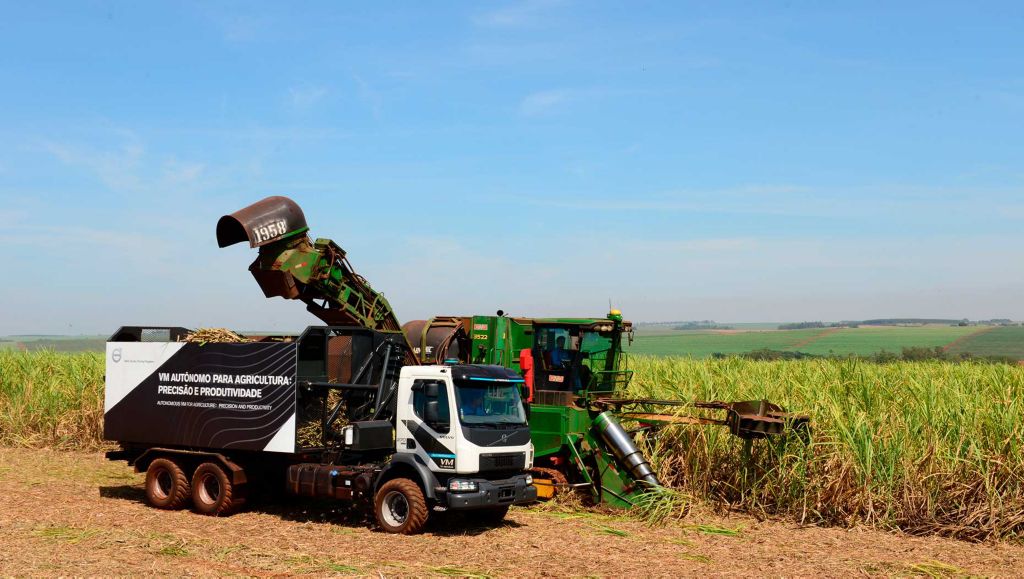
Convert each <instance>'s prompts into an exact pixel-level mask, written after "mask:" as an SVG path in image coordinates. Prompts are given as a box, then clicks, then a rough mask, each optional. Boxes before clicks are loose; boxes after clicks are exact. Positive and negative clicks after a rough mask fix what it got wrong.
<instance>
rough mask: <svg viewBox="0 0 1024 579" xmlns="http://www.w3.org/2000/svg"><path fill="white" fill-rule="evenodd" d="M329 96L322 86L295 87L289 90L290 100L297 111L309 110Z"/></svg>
mask: <svg viewBox="0 0 1024 579" xmlns="http://www.w3.org/2000/svg"><path fill="white" fill-rule="evenodd" d="M325 96H327V89H326V88H324V87H322V86H293V87H291V88H289V89H288V99H289V102H290V103H291V105H292V107H294V108H296V109H308V108H310V107H312V106H313V105H315V104H317V103H318V102H320V101H321V100H323V98H324V97H325Z"/></svg>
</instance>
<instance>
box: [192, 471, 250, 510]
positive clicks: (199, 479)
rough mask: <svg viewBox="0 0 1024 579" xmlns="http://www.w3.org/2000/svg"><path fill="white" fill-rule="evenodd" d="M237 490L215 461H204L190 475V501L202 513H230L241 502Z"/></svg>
mask: <svg viewBox="0 0 1024 579" xmlns="http://www.w3.org/2000/svg"><path fill="white" fill-rule="evenodd" d="M238 490H239V489H238V487H236V486H235V485H233V484H231V479H230V478H228V475H227V473H226V472H224V469H222V468H221V467H220V465H218V464H216V463H212V462H204V463H203V464H201V465H199V468H197V469H196V473H195V474H194V475H192V503H193V504H194V505H195V508H196V511H197V512H199V513H202V514H204V515H211V516H218V515H228V514H231V512H233V511H234V510H235V509H236V508H238V506H240V505H241V503H242V500H241V497H239V496H237V495H238Z"/></svg>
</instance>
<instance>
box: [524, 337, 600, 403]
mask: <svg viewBox="0 0 1024 579" xmlns="http://www.w3.org/2000/svg"><path fill="white" fill-rule="evenodd" d="M535 331H536V334H535V336H536V337H535V338H534V359H536V360H541V363H540V364H538V368H537V370H536V374H535V378H534V380H535V383H536V384H537V389H538V390H558V391H571V392H578V391H579V390H581V389H582V388H584V387H585V385H586V382H587V378H588V376H589V373H588V376H581V374H580V369H581V364H580V362H581V361H582V360H583V359H584V358H586V353H584V352H581V351H580V330H579V328H576V327H571V326H570V327H564V326H563V327H539V328H536V330H535Z"/></svg>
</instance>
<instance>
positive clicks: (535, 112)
mask: <svg viewBox="0 0 1024 579" xmlns="http://www.w3.org/2000/svg"><path fill="white" fill-rule="evenodd" d="M570 94H571V93H570V91H568V90H562V89H556V90H543V91H539V92H535V93H531V94H528V95H526V96H525V97H523V100H522V101H521V102H520V103H519V113H520V114H522V115H523V116H527V117H536V116H541V115H545V114H548V113H550V112H552V111H553V110H555V109H557V108H558V107H559V106H561V105H563V104H564V103H565V102H566V101H567V100H568V99H569V97H570Z"/></svg>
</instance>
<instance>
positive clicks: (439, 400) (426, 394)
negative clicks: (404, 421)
mask: <svg viewBox="0 0 1024 579" xmlns="http://www.w3.org/2000/svg"><path fill="white" fill-rule="evenodd" d="M412 410H413V412H415V413H416V416H417V417H419V418H420V420H422V421H423V423H424V424H426V425H427V426H429V427H430V428H432V429H433V430H434V431H435V432H438V433H441V434H443V433H446V432H448V431H449V430H450V429H451V409H450V408H449V406H448V386H447V385H446V384H445V383H444V381H443V380H416V381H415V382H413V385H412Z"/></svg>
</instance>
